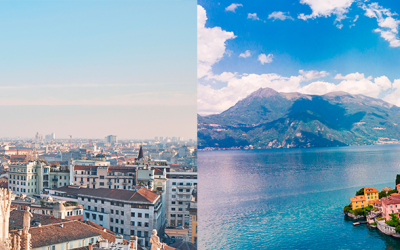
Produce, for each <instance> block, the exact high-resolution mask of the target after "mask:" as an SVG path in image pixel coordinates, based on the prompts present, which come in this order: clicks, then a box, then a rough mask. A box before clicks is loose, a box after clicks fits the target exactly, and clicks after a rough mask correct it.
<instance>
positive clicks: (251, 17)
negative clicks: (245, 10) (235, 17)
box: [247, 13, 260, 20]
mask: <svg viewBox="0 0 400 250" xmlns="http://www.w3.org/2000/svg"><path fill="white" fill-rule="evenodd" d="M247 19H252V20H260V18H258V16H257V13H253V14H251V13H249V14H247Z"/></svg>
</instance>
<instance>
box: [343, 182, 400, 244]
mask: <svg viewBox="0 0 400 250" xmlns="http://www.w3.org/2000/svg"><path fill="white" fill-rule="evenodd" d="M395 184H396V186H395V188H394V189H393V188H390V187H384V188H383V189H382V190H381V191H379V190H378V189H376V188H371V187H364V188H362V189H360V190H358V191H357V192H356V196H354V197H352V198H350V202H351V203H350V204H349V205H347V206H345V207H344V208H343V212H344V213H345V215H346V216H347V217H348V218H351V219H352V220H354V221H355V222H354V223H353V225H354V226H357V225H360V224H367V225H368V226H369V227H371V228H377V229H378V230H379V231H380V232H382V233H384V234H386V235H389V236H393V237H395V238H400V218H399V214H400V193H399V192H400V175H397V177H396V182H395Z"/></svg>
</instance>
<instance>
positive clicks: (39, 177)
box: [7, 161, 70, 197]
mask: <svg viewBox="0 0 400 250" xmlns="http://www.w3.org/2000/svg"><path fill="white" fill-rule="evenodd" d="M7 174H8V180H9V181H8V187H9V189H10V190H12V191H13V193H15V194H17V195H20V194H24V195H27V196H30V197H32V196H33V195H40V193H41V192H42V191H43V189H44V188H57V187H61V186H65V185H68V184H69V182H70V177H69V175H70V173H69V170H68V169H67V168H61V167H56V168H51V167H50V166H46V165H45V163H43V162H39V161H29V162H27V163H23V164H19V163H14V164H10V166H9V167H8V173H7Z"/></svg>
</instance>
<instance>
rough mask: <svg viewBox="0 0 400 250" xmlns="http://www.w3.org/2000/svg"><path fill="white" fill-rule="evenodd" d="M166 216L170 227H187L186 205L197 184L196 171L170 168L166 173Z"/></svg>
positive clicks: (188, 215) (187, 212) (187, 213)
mask: <svg viewBox="0 0 400 250" xmlns="http://www.w3.org/2000/svg"><path fill="white" fill-rule="evenodd" d="M167 179H168V180H167V192H166V218H167V224H168V226H170V227H177V226H184V227H189V223H190V219H191V218H190V213H189V211H187V207H188V205H189V203H190V202H191V200H192V192H193V190H194V189H195V187H196V186H197V172H194V171H193V170H192V169H182V168H175V169H173V168H171V169H170V172H168V173H167Z"/></svg>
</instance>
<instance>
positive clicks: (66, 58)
mask: <svg viewBox="0 0 400 250" xmlns="http://www.w3.org/2000/svg"><path fill="white" fill-rule="evenodd" d="M195 27H196V1H195V0H181V1H179V0H158V1H156V0H154V1H151V0H150V1H66V0H59V1H34V0H32V1H0V32H1V37H2V39H0V48H1V49H0V110H1V111H3V113H10V112H11V110H12V111H15V112H16V115H15V116H13V115H12V114H10V115H11V116H9V117H8V118H11V121H10V122H9V124H8V125H6V127H4V126H2V128H3V129H2V130H1V131H0V137H4V136H32V137H33V136H34V134H35V133H36V132H37V131H38V132H39V133H43V134H48V133H51V132H54V133H56V134H57V135H58V136H59V137H65V138H66V137H67V136H68V135H69V134H73V135H75V136H76V137H85V138H89V137H90V138H103V137H104V136H105V135H107V134H117V135H118V136H119V137H120V138H138V139H144V138H153V137H154V136H183V137H185V138H195V136H196V82H197V79H196V29H195ZM109 106H112V108H109ZM139 110H140V111H139ZM60 112H64V113H65V116H62V115H61V116H59V115H60ZM11 113H13V112H11ZM32 113H35V114H36V116H34V117H31V114H32ZM139 113H140V115H139V116H138V114H139ZM17 114H19V115H17ZM85 114H87V115H85ZM94 114H101V116H97V119H94V117H95V115H94ZM24 116H29V117H31V118H30V119H31V120H30V121H29V126H18V125H19V124H21V123H24V122H26V121H25V120H24V118H21V117H24ZM53 117H58V118H57V120H56V122H54V124H43V121H48V120H52V118H53ZM128 117H129V118H128ZM66 120H68V121H74V122H72V123H69V122H67V123H66V122H65V121H66ZM160 123H164V126H163V125H161V124H160ZM66 124H68V125H66ZM165 124H168V125H165ZM167 127H168V129H165V128H167Z"/></svg>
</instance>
